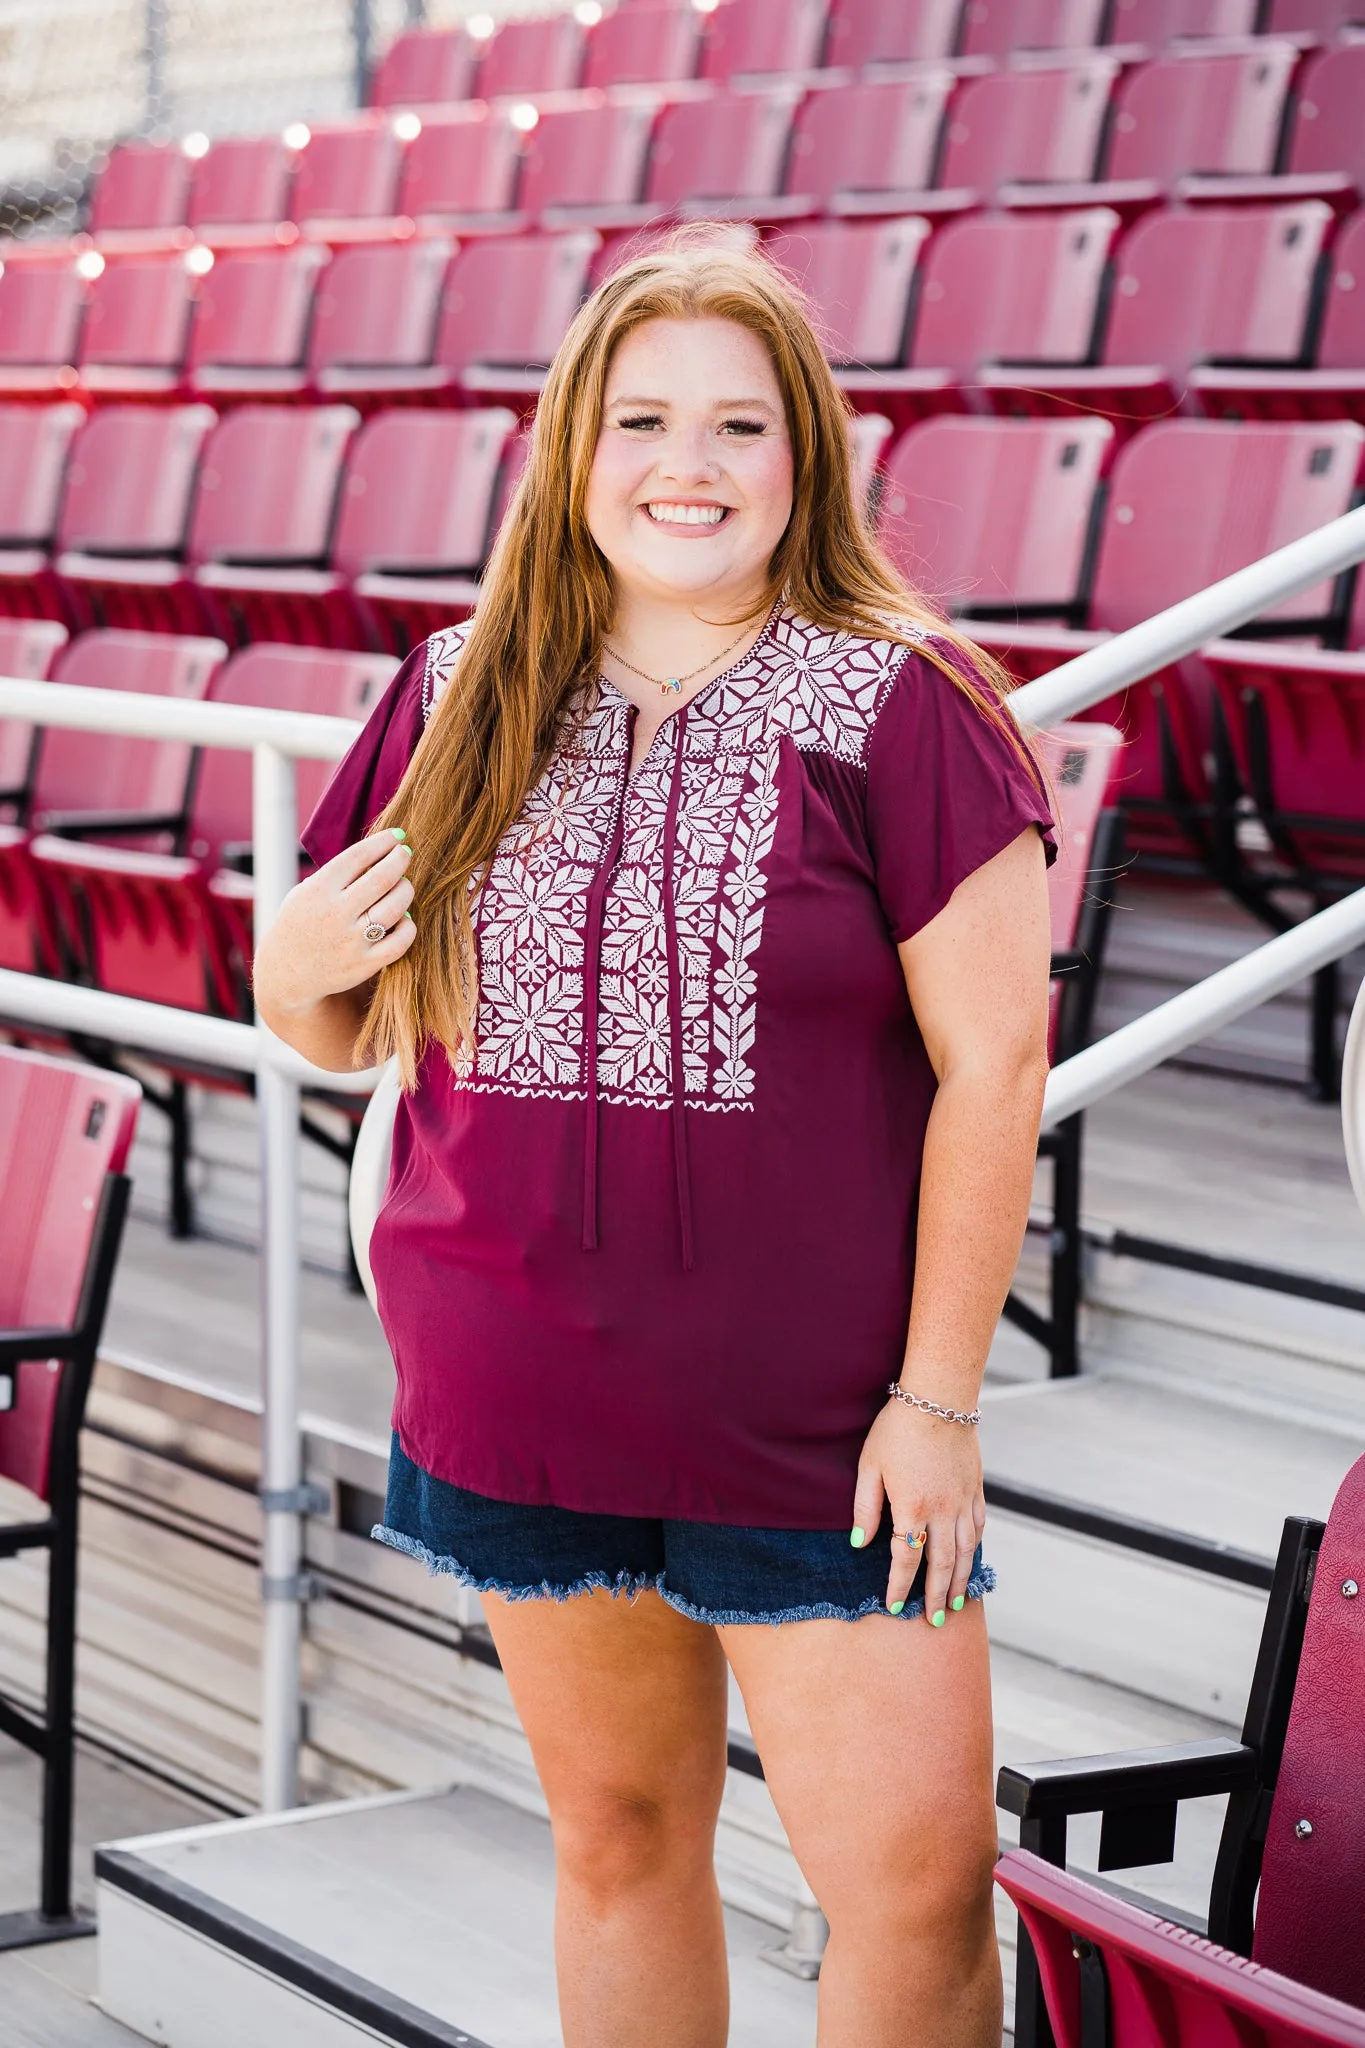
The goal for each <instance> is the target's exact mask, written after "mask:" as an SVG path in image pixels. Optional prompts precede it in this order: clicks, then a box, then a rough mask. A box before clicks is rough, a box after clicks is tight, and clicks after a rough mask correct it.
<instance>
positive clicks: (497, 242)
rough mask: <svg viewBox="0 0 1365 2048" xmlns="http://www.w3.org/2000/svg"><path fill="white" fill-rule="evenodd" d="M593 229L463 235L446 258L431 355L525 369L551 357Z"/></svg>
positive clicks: (592, 244) (455, 362)
mask: <svg viewBox="0 0 1365 2048" xmlns="http://www.w3.org/2000/svg"><path fill="white" fill-rule="evenodd" d="M596 251H597V237H596V235H594V234H589V233H585V232H575V233H572V234H563V235H517V236H502V235H488V236H486V237H482V238H481V239H479V240H478V241H473V242H466V243H465V244H464V246H463V248H461V249H460V251H459V253H458V255H457V256H456V257H455V260H454V262H453V263H452V264H451V266H450V270H449V273H448V275H447V278H446V288H445V295H444V298H443V299H442V302H441V320H440V326H439V329H438V331H437V336H436V360H437V361H438V362H439V363H444V364H446V365H447V366H448V367H449V368H451V369H456V370H462V369H465V368H466V367H467V366H468V365H469V364H470V363H499V364H509V365H512V366H515V367H516V368H518V369H524V368H526V367H528V366H530V365H533V364H545V363H550V362H552V361H553V359H554V354H555V350H556V349H557V348H558V347H559V344H560V342H561V341H562V340H563V339H564V335H565V333H566V331H567V329H568V325H569V322H570V321H571V320H572V319H573V316H574V314H575V313H576V312H577V311H578V308H579V306H580V305H581V304H582V302H583V297H584V294H585V293H586V291H587V288H588V268H589V265H590V264H591V262H592V259H593V256H594V255H595V254H596Z"/></svg>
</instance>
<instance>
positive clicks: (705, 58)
mask: <svg viewBox="0 0 1365 2048" xmlns="http://www.w3.org/2000/svg"><path fill="white" fill-rule="evenodd" d="M828 11H829V0H721V4H720V6H719V7H718V8H716V10H715V12H714V13H713V14H712V15H711V17H710V20H709V21H708V23H707V28H706V43H705V46H704V48H703V50H702V59H701V75H702V77H703V78H710V79H713V80H714V81H715V82H716V83H717V84H718V85H728V83H729V82H730V80H731V79H732V78H739V77H743V76H745V75H752V74H761V73H769V74H771V73H773V72H794V71H810V70H813V69H814V68H815V66H816V65H818V64H819V62H820V53H821V51H822V49H823V48H824V42H825V18H826V15H827V14H828Z"/></svg>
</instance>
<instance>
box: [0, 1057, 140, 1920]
mask: <svg viewBox="0 0 1365 2048" xmlns="http://www.w3.org/2000/svg"><path fill="white" fill-rule="evenodd" d="M141 1092H142V1091H141V1090H140V1088H139V1087H138V1084H137V1082H136V1081H132V1080H129V1079H128V1078H127V1077H126V1076H124V1075H122V1074H110V1073H107V1072H105V1071H104V1070H103V1069H102V1068H96V1067H90V1066H78V1065H76V1064H75V1063H74V1062H72V1061H66V1060H55V1059H49V1058H46V1057H44V1056H42V1055H40V1054H38V1053H32V1052H21V1051H19V1049H18V1048H17V1047H15V1046H5V1047H4V1048H3V1050H0V1187H3V1189H4V1196H3V1201H4V1207H3V1212H2V1213H3V1228H0V1322H2V1323H3V1324H4V1331H3V1335H2V1336H0V1358H2V1359H3V1367H2V1368H0V1370H2V1371H3V1374H4V1380H3V1386H4V1398H2V1399H0V1478H3V1479H6V1480H8V1481H10V1482H11V1484H13V1485H16V1486H20V1487H23V1488H25V1489H26V1490H27V1491H28V1493H29V1494H30V1495H33V1496H35V1504H36V1505H37V1506H38V1507H39V1508H40V1509H41V1510H42V1511H41V1512H40V1513H39V1514H38V1515H37V1516H34V1515H33V1514H32V1512H31V1510H27V1509H26V1510H24V1511H23V1512H22V1513H21V1515H20V1516H19V1517H18V1518H17V1519H11V1520H10V1521H8V1522H6V1523H5V1524H4V1525H3V1526H0V1558H7V1557H17V1556H19V1555H20V1554H21V1553H31V1552H34V1551H38V1552H42V1551H46V1553H47V1573H46V1581H47V1583H46V1590H45V1593H44V1595H42V1596H41V1597H42V1609H41V1610H40V1612H43V1620H42V1623H40V1626H41V1627H43V1629H44V1635H45V1640H44V1643H43V1650H44V1655H43V1662H44V1664H45V1667H46V1674H45V1687H44V1699H43V1703H42V1707H41V1708H40V1709H38V1710H36V1711H35V1710H32V1709H30V1708H28V1707H21V1706H19V1705H18V1704H17V1703H15V1702H14V1701H7V1702H6V1709H5V1714H6V1734H7V1735H8V1736H9V1738H10V1739H11V1740H16V1739H17V1740H18V1741H19V1742H20V1743H21V1744H22V1745H23V1747H24V1748H26V1749H28V1750H30V1751H32V1752H33V1754H34V1755H35V1756H36V1757H37V1758H39V1759H40V1760H41V1766H42V1769H41V1778H42V1787H43V1790H42V1822H41V1834H42V1865H41V1877H40V1881H39V1882H40V1892H39V1903H38V1909H37V1911H27V1912H11V1913H7V1914H4V1915H0V1948H3V1949H9V1948H16V1947H24V1946H26V1945H28V1944H30V1943H33V1942H38V1941H50V1940H52V1939H53V1938H54V1937H56V1938H57V1939H61V1938H63V1937H64V1936H65V1935H71V1934H88V1933H90V1932H92V1931H93V1922H92V1921H90V1920H89V1918H88V1917H86V1916H84V1915H79V1916H78V1915H75V1914H73V1912H72V1905H71V1820H72V1801H73V1790H74V1786H73V1779H74V1763H75V1678H76V1597H77V1551H78V1543H77V1536H78V1511H79V1502H80V1494H81V1484H80V1432H81V1425H82V1422H83V1420H84V1416H85V1404H86V1396H87V1394H88V1392H89V1388H90V1381H91V1378H92V1377H93V1374H94V1370H95V1359H96V1355H97V1353H98V1351H99V1345H100V1338H101V1335H102V1332H103V1328H104V1317H105V1311H106V1309H107V1307H108V1303H109V1293H110V1289H111V1287H112V1284H113V1279H114V1272H115V1269H116V1266H117V1263H118V1251H119V1242H120V1239H121V1236H122V1232H123V1220H124V1217H125V1215H126V1213H127V1207H128V1197H129V1193H130V1189H131V1182H130V1180H129V1177H128V1172H127V1168H128V1159H129V1153H130V1151H131V1149H132V1144H133V1138H134V1135H135V1133H136V1130H137V1116H138V1103H139V1100H140V1097H141ZM25 1604H26V1610H27V1603H25ZM43 1610H45V1611H43ZM26 1625H28V1626H31V1625H32V1624H31V1622H30V1623H28V1624H26ZM12 1853H13V1851H11V1854H12Z"/></svg>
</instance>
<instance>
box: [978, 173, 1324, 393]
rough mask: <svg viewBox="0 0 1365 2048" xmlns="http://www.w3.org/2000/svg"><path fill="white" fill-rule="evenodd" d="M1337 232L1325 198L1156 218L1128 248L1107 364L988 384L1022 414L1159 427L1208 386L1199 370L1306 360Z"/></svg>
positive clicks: (1119, 263) (996, 378)
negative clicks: (1087, 412)
mask: <svg viewBox="0 0 1365 2048" xmlns="http://www.w3.org/2000/svg"><path fill="white" fill-rule="evenodd" d="M1331 226H1332V211H1331V208H1330V207H1329V206H1327V205H1325V204H1324V203H1323V201H1322V200H1320V199H1307V200H1304V201H1303V202H1302V203H1301V204H1299V205H1297V206H1246V207H1231V206H1230V207H1212V206H1210V207H1194V208H1189V209H1187V210H1181V209H1172V210H1171V211H1163V212H1159V213H1150V214H1147V215H1146V216H1145V217H1144V218H1143V219H1142V220H1140V221H1139V222H1138V223H1137V225H1136V226H1135V227H1133V228H1131V229H1130V230H1129V232H1128V234H1127V236H1126V237H1125V239H1124V241H1123V243H1122V244H1121V246H1120V249H1119V252H1118V257H1117V259H1116V262H1115V266H1114V268H1115V277H1114V287H1113V292H1112V295H1111V298H1110V310H1109V322H1108V328H1107V331H1106V333H1105V337H1104V342H1103V345H1102V348H1101V351H1100V354H1101V360H1100V362H1099V363H1098V364H1095V365H1092V366H1089V367H1078V368H1075V369H1067V370H1064V371H1057V372H1051V371H1050V372H1048V373H1046V374H1041V373H1039V374H1036V375H1035V374H1033V373H1028V374H1027V375H1025V374H1022V373H1019V372H1014V371H1010V370H994V371H991V372H989V373H988V374H987V376H986V377H985V379H984V382H985V384H986V387H987V389H988V390H989V391H990V392H991V393H992V394H993V397H994V399H995V401H996V402H997V403H998V404H999V405H1001V406H1002V407H1004V408H1006V409H1008V410H1011V411H1017V410H1021V409H1022V410H1026V411H1042V412H1047V411H1068V412H1069V411H1071V410H1073V409H1074V408H1075V407H1076V406H1077V405H1086V406H1094V407H1096V408H1098V409H1100V410H1103V411H1106V412H1109V413H1111V414H1114V415H1117V416H1120V417H1124V418H1127V419H1130V420H1141V419H1154V418H1159V417H1164V416H1165V415H1167V414H1168V413H1170V412H1171V411H1172V410H1173V409H1174V408H1175V407H1176V405H1177V404H1178V403H1179V402H1180V399H1181V398H1182V396H1183V394H1184V392H1185V390H1186V388H1187V386H1193V387H1195V388H1197V387H1198V372H1197V371H1195V370H1194V365H1196V364H1198V363H1201V362H1215V363H1236V362H1254V363H1266V364H1269V363H1275V362H1281V363H1286V364H1287V363H1298V362H1301V361H1302V360H1303V356H1304V350H1305V347H1306V345H1307V342H1308V338H1309V335H1310V333H1311V329H1312V318H1313V313H1314V309H1315V302H1316V297H1317V282H1318V276H1319V259H1320V257H1321V254H1322V250H1323V247H1324V244H1325V242H1326V239H1327V236H1328V233H1329V232H1330V229H1331ZM1023 387H1028V388H1023ZM1034 387H1042V388H1041V390H1039V389H1037V388H1034Z"/></svg>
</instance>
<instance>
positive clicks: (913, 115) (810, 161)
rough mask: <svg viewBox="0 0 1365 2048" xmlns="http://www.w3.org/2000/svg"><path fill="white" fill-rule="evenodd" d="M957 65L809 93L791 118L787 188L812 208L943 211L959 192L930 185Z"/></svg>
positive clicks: (958, 198)
mask: <svg viewBox="0 0 1365 2048" xmlns="http://www.w3.org/2000/svg"><path fill="white" fill-rule="evenodd" d="M954 84H955V80H954V77H953V74H952V72H951V71H945V70H930V69H927V68H926V69H925V70H922V71H918V72H916V73H914V74H913V75H912V76H910V77H907V78H897V79H882V80H870V79H864V80H862V81H861V82H859V83H857V84H853V85H833V86H828V87H826V88H825V89H824V90H823V91H821V92H813V93H810V94H809V95H808V96H807V98H806V99H805V101H804V102H803V104H802V105H801V107H800V108H799V109H798V111H797V115H796V119H795V121H794V123H793V125H792V137H791V154H790V157H789V160H788V165H787V176H786V186H785V190H786V192H787V194H788V195H789V196H795V195H799V196H800V198H801V201H802V205H803V209H804V210H805V211H807V212H810V213H819V212H828V213H836V214H843V215H847V214H874V213H891V214H894V213H906V212H912V211H914V210H915V209H917V208H918V209H920V210H922V211H926V212H928V211H932V212H941V211H943V210H945V208H952V207H955V206H957V205H959V204H960V203H961V200H962V196H963V195H961V194H956V193H943V192H935V191H931V190H930V189H929V188H930V187H931V186H932V184H933V180H934V171H935V167H936V165H937V163H938V155H939V138H940V134H941V131H942V127H943V113H944V108H945V107H946V106H947V104H948V100H949V96H950V95H951V93H952V91H953V87H954Z"/></svg>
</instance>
